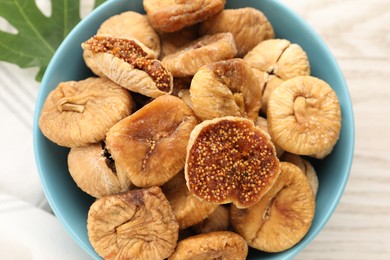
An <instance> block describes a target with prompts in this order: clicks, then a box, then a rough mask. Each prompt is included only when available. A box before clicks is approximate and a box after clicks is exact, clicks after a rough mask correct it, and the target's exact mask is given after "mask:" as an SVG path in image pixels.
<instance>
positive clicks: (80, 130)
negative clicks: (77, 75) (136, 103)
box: [39, 77, 133, 147]
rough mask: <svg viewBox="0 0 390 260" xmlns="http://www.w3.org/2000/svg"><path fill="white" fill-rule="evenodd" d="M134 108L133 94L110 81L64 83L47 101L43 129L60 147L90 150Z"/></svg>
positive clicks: (87, 80) (42, 121)
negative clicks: (88, 148) (85, 147)
mask: <svg viewBox="0 0 390 260" xmlns="http://www.w3.org/2000/svg"><path fill="white" fill-rule="evenodd" d="M132 107H133V101H132V98H131V95H130V93H129V92H128V91H127V90H126V89H123V88H121V87H120V86H119V85H117V84H115V83H114V82H112V81H110V80H108V79H103V78H93V77H91V78H87V79H85V80H80V81H67V82H61V83H60V84H59V85H58V86H57V87H56V88H55V89H54V90H53V91H51V92H50V93H49V95H48V97H47V98H46V100H45V103H44V105H43V108H42V111H41V115H40V117H39V127H40V129H41V131H42V133H43V135H44V136H46V137H47V138H48V139H49V140H51V141H53V142H54V143H56V144H58V145H60V146H65V147H80V146H87V145H89V144H92V143H97V142H100V141H102V140H103V139H104V137H105V135H106V133H107V131H108V130H109V129H110V128H111V127H112V126H113V125H114V124H115V123H117V122H118V121H119V120H121V119H122V118H124V117H126V116H128V115H130V114H131V111H132Z"/></svg>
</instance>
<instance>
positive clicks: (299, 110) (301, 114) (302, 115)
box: [294, 96, 307, 123]
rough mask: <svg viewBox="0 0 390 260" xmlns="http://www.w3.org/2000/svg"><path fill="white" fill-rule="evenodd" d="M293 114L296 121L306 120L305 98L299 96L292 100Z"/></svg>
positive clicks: (303, 121) (302, 121)
mask: <svg viewBox="0 0 390 260" xmlns="http://www.w3.org/2000/svg"><path fill="white" fill-rule="evenodd" d="M294 116H295V120H297V122H298V123H305V122H306V121H307V111H306V98H305V97H302V96H299V97H297V98H296V99H295V100H294Z"/></svg>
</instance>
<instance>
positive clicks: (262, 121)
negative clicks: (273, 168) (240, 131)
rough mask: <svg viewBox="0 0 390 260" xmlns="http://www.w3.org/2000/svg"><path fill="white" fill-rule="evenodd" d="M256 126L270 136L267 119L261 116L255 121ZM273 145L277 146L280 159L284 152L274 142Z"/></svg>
mask: <svg viewBox="0 0 390 260" xmlns="http://www.w3.org/2000/svg"><path fill="white" fill-rule="evenodd" d="M255 126H257V127H259V128H260V129H261V130H263V131H264V132H266V133H267V134H268V135H269V130H268V122H267V119H266V118H264V117H261V116H259V117H258V118H257V119H256V121H255ZM271 141H272V139H271ZM272 143H273V144H274V146H275V149H276V154H277V156H278V158H280V157H281V156H282V155H283V153H284V150H283V149H282V148H280V147H279V146H277V145H275V143H274V142H272Z"/></svg>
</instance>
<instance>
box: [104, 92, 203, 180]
mask: <svg viewBox="0 0 390 260" xmlns="http://www.w3.org/2000/svg"><path fill="white" fill-rule="evenodd" d="M196 124H197V119H196V118H195V116H194V114H193V112H192V110H191V109H190V108H189V107H188V106H187V105H186V104H185V103H184V102H183V101H181V100H180V98H178V97H174V96H171V95H164V96H161V97H158V98H156V99H154V100H153V101H152V102H150V103H149V104H147V105H145V106H144V107H142V108H141V109H140V110H138V111H137V112H135V113H134V114H132V115H131V116H129V117H127V118H124V119H123V120H121V121H120V122H118V123H117V124H116V125H114V126H113V127H112V128H111V129H110V130H109V131H108V133H107V137H106V144H107V148H108V150H109V151H110V152H111V155H112V157H113V159H114V160H115V163H116V165H117V167H120V168H121V169H123V170H124V171H126V173H127V175H128V177H129V179H130V180H131V182H132V183H134V184H135V185H136V186H138V187H150V186H160V185H162V184H164V183H165V182H167V181H168V180H169V179H170V178H172V177H173V176H174V175H176V174H177V173H178V172H179V171H180V170H182V169H183V167H184V162H185V151H186V147H187V143H188V139H189V137H190V133H191V131H192V129H193V128H194V127H195V125H196Z"/></svg>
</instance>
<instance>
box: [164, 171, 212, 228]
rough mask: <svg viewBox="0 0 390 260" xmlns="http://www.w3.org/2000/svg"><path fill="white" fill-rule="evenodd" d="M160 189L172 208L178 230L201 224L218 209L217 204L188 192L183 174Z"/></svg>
mask: <svg viewBox="0 0 390 260" xmlns="http://www.w3.org/2000/svg"><path fill="white" fill-rule="evenodd" d="M161 189H162V191H163V192H164V194H165V196H166V197H167V199H168V201H169V203H170V204H171V206H172V209H173V214H175V217H176V220H177V222H178V223H179V227H180V229H185V228H187V227H189V226H192V225H194V224H197V223H199V222H201V221H202V220H204V219H205V218H207V217H208V216H209V215H210V214H211V213H212V212H213V211H214V210H215V209H216V208H217V207H218V204H215V203H211V202H207V201H204V200H200V199H198V198H197V197H195V196H194V195H192V193H190V192H189V190H188V188H187V186H186V180H185V178H184V172H181V173H179V174H176V176H175V177H173V178H172V179H170V180H169V181H168V182H167V183H165V184H164V185H163V186H161Z"/></svg>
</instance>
